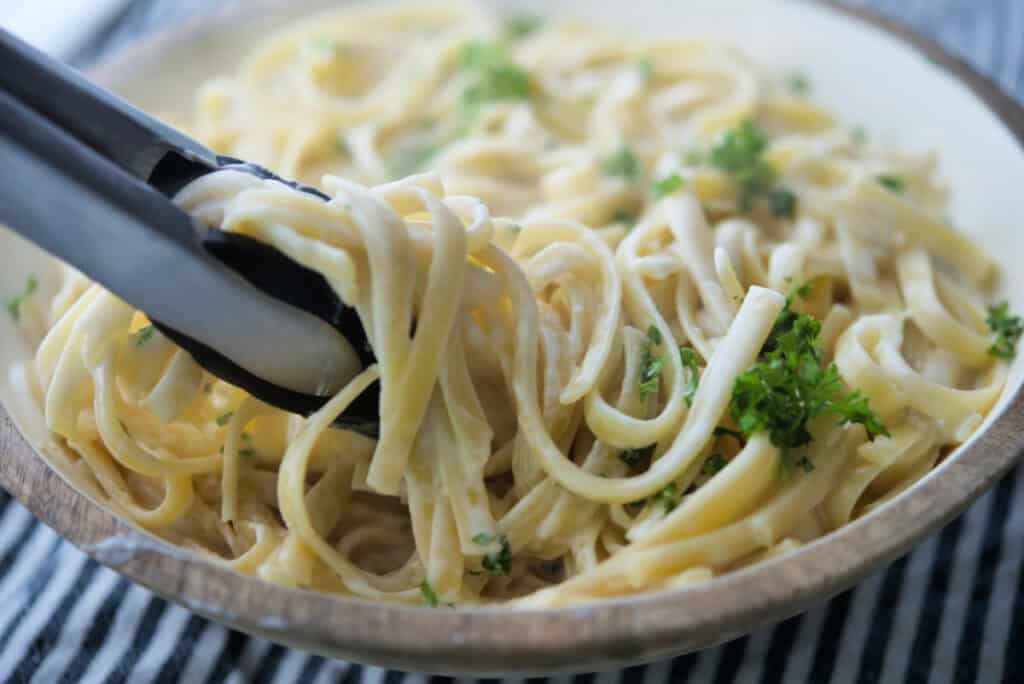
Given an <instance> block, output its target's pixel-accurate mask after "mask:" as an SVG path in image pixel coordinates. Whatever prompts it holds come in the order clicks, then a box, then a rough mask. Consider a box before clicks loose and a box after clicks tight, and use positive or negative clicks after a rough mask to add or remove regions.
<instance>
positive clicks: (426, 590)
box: [420, 580, 437, 608]
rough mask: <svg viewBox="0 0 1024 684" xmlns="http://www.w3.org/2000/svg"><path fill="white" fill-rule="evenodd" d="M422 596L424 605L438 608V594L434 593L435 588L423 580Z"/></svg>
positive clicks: (421, 586) (421, 583) (421, 584)
mask: <svg viewBox="0 0 1024 684" xmlns="http://www.w3.org/2000/svg"><path fill="white" fill-rule="evenodd" d="M420 594H422V595H423V603H424V605H426V606H429V607H430V608H437V594H436V593H435V592H434V588H433V587H432V586H430V582H428V581H427V580H423V581H422V582H420Z"/></svg>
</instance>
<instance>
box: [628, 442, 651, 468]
mask: <svg viewBox="0 0 1024 684" xmlns="http://www.w3.org/2000/svg"><path fill="white" fill-rule="evenodd" d="M655 446H656V445H655V444H648V445H647V446H645V447H642V448H640V449H626V450H625V451H623V452H621V453H620V454H619V460H620V461H622V462H623V463H625V464H626V465H628V466H629V467H630V468H636V467H638V466H643V465H645V464H647V463H650V462H651V457H652V456H654V447H655Z"/></svg>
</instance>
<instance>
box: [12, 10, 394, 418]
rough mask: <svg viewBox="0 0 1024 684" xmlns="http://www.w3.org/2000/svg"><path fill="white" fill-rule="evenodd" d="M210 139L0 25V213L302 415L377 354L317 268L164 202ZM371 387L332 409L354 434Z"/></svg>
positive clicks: (231, 165) (203, 157)
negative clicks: (156, 115) (179, 127)
mask: <svg viewBox="0 0 1024 684" xmlns="http://www.w3.org/2000/svg"><path fill="white" fill-rule="evenodd" d="M226 168H227V169H235V170H239V171H243V172H246V173H251V174H254V175H256V176H259V177H261V178H270V179H274V180H278V181H281V182H283V183H286V184H288V185H290V186H292V187H294V188H297V189H299V190H302V191H304V192H308V193H310V194H313V195H316V196H318V197H320V198H322V199H324V200H327V199H328V198H327V197H326V196H325V195H323V194H322V193H320V192H318V191H317V190H315V189H313V188H310V187H308V186H304V185H300V184H297V183H292V182H288V181H284V180H282V179H280V178H278V177H277V176H274V175H273V174H271V173H270V172H269V171H267V170H266V169H263V168H261V167H258V166H255V165H253V164H248V163H246V162H243V161H241V160H238V159H232V158H229V157H224V156H220V155H217V154H215V153H214V152H212V151H210V150H209V149H207V148H206V147H204V146H203V145H201V144H199V143H198V142H197V141H195V140H193V139H191V138H189V137H188V136H186V135H183V134H182V133H180V132H179V131H176V130H174V129H173V128H170V127H168V126H166V125H164V124H162V123H160V122H159V121H157V120H155V119H153V118H152V117H150V116H147V115H146V114H144V113H143V112H141V111H139V110H138V109H136V108H135V107H133V106H131V105H129V104H128V103H127V102H125V101H124V100H122V99H120V98H119V97H117V96H116V95H114V94H112V93H110V92H109V91H106V90H104V89H102V88H100V87H98V86H96V85H95V84H93V83H91V82H89V81H88V80H86V79H85V78H84V77H83V76H81V75H80V74H79V73H78V72H76V71H74V70H73V69H71V68H69V67H67V66H65V65H63V64H61V63H59V62H58V61H56V60H54V59H51V58H49V57H47V56H46V55H44V54H42V53H41V52H39V51H37V50H35V49H33V48H31V47H30V46H28V45H26V44H25V43H23V42H22V41H20V40H18V39H17V38H15V37H14V36H12V35H11V34H10V33H8V32H6V31H3V30H0V169H2V170H3V178H2V179H0V223H3V224H6V225H7V226H8V227H10V228H11V229H13V230H15V231H16V232H18V233H20V234H21V235H22V236H24V237H26V238H28V239H29V240H31V241H32V242H34V243H36V244H37V245H39V246H40V247H42V248H43V249H45V250H46V251H48V252H50V253H51V254H53V255H55V256H57V257H59V258H60V259H62V260H64V261H66V262H68V263H69V264H71V265H73V266H74V267H75V268H77V269H79V270H80V271H82V272H83V273H84V274H85V275H87V276H88V277H89V278H91V279H93V280H95V281H96V282H98V283H100V284H102V285H103V286H104V287H105V288H107V289H108V290H110V291H111V292H113V293H114V294H116V295H117V296H119V297H121V298H122V299H123V300H125V301H126V302H128V303H129V304H131V305H132V306H135V307H137V308H139V309H140V310H142V311H144V312H145V313H146V315H147V316H148V317H149V318H150V320H151V321H152V322H153V324H154V325H155V326H156V327H157V328H158V329H159V330H160V331H161V332H162V333H163V334H164V335H166V336H167V337H169V338H170V339H171V340H173V341H174V342H175V343H177V344H178V345H179V346H181V347H182V348H183V349H185V350H187V351H188V352H189V353H190V354H191V355H192V357H193V358H194V359H195V360H196V362H197V363H199V365H201V366H202V367H203V368H205V369H206V370H208V371H209V372H211V373H213V374H214V375H216V376H218V377H220V378H222V379H224V380H226V381H227V382H229V383H231V384H232V385H235V386H238V387H241V388H243V389H245V390H246V391H248V392H249V393H250V394H252V395H253V396H255V397H257V398H259V399H261V400H263V401H265V402H267V403H269V404H272V405H274V406H277V407H279V408H282V409H284V410H286V411H290V412H293V413H299V414H304V415H308V414H310V413H312V412H314V411H316V410H317V409H319V408H320V407H322V406H323V405H324V403H325V402H326V401H327V399H329V398H330V397H331V396H332V395H333V394H334V393H336V392H337V391H338V390H339V389H340V388H341V387H342V386H343V385H344V383H345V382H347V381H348V380H349V379H350V378H352V377H353V376H354V375H355V374H356V373H358V372H359V371H360V370H362V369H363V368H364V367H365V366H367V365H369V364H372V363H374V362H375V361H376V360H375V358H374V356H373V352H372V350H371V349H370V346H369V343H368V341H367V337H366V332H365V330H364V329H363V327H362V325H361V323H360V321H359V318H358V316H357V315H356V313H355V311H354V310H353V309H351V308H349V307H347V306H346V305H345V304H344V303H342V301H341V300H340V299H339V298H338V296H337V295H336V294H335V292H334V291H333V290H332V289H331V288H330V286H329V285H328V284H327V281H326V280H325V279H324V278H323V276H321V275H320V274H319V273H316V272H315V271H312V270H310V269H307V268H305V267H303V266H301V265H299V264H298V263H296V262H295V261H293V260H291V259H289V258H288V257H286V256H285V255H284V254H282V253H281V252H280V251H278V250H277V249H274V248H273V247H270V246H268V245H266V244H263V243H261V242H258V241H256V240H254V239H252V238H249V237H246V236H243V235H238V234H233V233H225V232H222V231H219V230H216V229H214V228H209V227H206V226H203V225H200V224H199V223H198V222H197V221H195V220H193V219H192V218H191V217H190V216H189V215H188V214H186V213H185V212H184V211H182V210H181V209H179V208H178V207H177V206H175V205H174V203H173V202H171V200H170V198H171V197H173V196H174V195H175V194H176V193H177V192H178V191H179V190H180V189H181V188H183V187H184V186H185V185H187V184H188V183H189V182H191V181H193V180H195V179H196V178H199V177H200V176H202V175H204V174H207V173H210V172H212V171H216V170H219V169H226ZM378 421H379V413H378V387H377V385H376V384H374V385H373V386H371V388H370V389H368V390H367V391H366V392H364V393H363V394H362V395H361V396H360V397H359V398H358V399H357V400H356V401H355V402H354V403H353V404H352V406H351V407H350V408H349V409H348V410H347V411H346V412H345V414H344V415H343V416H342V417H340V418H339V419H338V424H340V425H341V426H343V427H348V428H351V429H356V430H359V431H360V432H363V433H366V434H374V433H375V432H376V428H377V424H378Z"/></svg>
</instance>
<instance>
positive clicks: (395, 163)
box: [388, 145, 437, 180]
mask: <svg viewBox="0 0 1024 684" xmlns="http://www.w3.org/2000/svg"><path fill="white" fill-rule="evenodd" d="M435 154H437V146H435V145H417V146H414V147H408V148H405V149H403V150H399V151H398V152H397V153H395V156H394V157H392V158H391V159H390V160H389V161H388V175H389V176H390V177H391V178H393V179H395V180H397V179H399V178H405V177H406V176H410V175H412V174H414V173H416V172H417V171H420V170H421V169H422V168H423V165H424V164H426V163H427V162H428V161H430V160H431V159H433V158H434V155H435Z"/></svg>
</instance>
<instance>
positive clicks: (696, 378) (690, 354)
mask: <svg viewBox="0 0 1024 684" xmlns="http://www.w3.org/2000/svg"><path fill="white" fill-rule="evenodd" d="M679 356H680V358H681V359H682V362H683V368H685V369H686V370H687V372H688V377H687V378H686V386H685V387H683V398H684V399H685V400H686V405H687V406H693V397H694V396H696V394H697V388H698V387H699V386H700V356H699V355H698V354H697V352H696V351H695V350H693V349H691V348H690V347H679Z"/></svg>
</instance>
